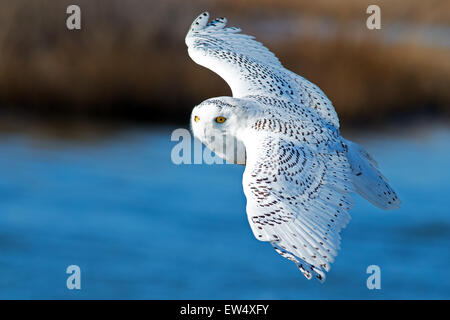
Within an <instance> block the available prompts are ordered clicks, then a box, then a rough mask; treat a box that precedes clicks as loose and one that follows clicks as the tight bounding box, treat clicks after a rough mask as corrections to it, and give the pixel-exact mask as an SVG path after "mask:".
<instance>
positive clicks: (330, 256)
mask: <svg viewBox="0 0 450 320" xmlns="http://www.w3.org/2000/svg"><path fill="white" fill-rule="evenodd" d="M208 20H209V14H208V13H207V12H205V13H202V14H201V15H200V16H198V17H197V18H196V19H195V20H194V22H193V23H192V26H191V28H190V29H189V32H188V33H187V35H186V45H187V47H188V52H189V56H190V57H191V58H192V59H193V60H194V61H195V62H196V63H198V64H199V65H202V66H204V67H206V68H208V69H210V70H212V71H214V72H215V73H217V74H218V75H219V76H221V77H222V78H223V79H224V80H225V81H226V82H227V83H228V85H229V86H230V87H231V90H232V93H233V97H217V98H211V99H208V100H206V101H204V102H202V103H201V104H199V105H198V106H196V107H195V108H194V109H193V111H192V115H191V129H192V131H193V134H194V136H195V137H196V138H198V139H199V140H200V141H201V142H203V143H204V144H205V145H206V146H207V147H208V148H210V149H211V150H212V151H214V152H215V154H217V155H218V156H220V157H222V158H223V159H225V160H226V161H228V162H232V163H238V164H244V165H245V171H244V175H243V179H242V184H243V188H244V193H245V196H246V198H247V216H248V221H249V223H250V227H251V229H252V231H253V233H254V235H255V237H256V238H257V239H258V240H260V241H266V242H270V244H271V245H272V246H273V248H274V249H275V251H276V252H278V253H279V254H280V255H281V256H282V257H284V258H286V259H289V260H291V261H293V262H294V263H295V264H296V265H297V267H298V268H299V269H300V271H301V272H302V273H303V274H304V275H305V277H306V278H308V279H311V278H312V277H315V278H317V279H318V280H320V281H321V282H323V281H324V280H325V271H329V269H330V263H332V262H333V261H334V257H335V256H336V255H337V252H338V250H339V248H340V235H339V232H340V231H341V229H342V228H344V227H345V226H346V225H347V223H348V222H349V220H350V215H349V213H348V211H349V210H350V209H351V207H352V198H351V195H352V194H353V193H354V192H357V193H359V194H360V195H361V196H362V197H364V198H365V199H367V200H368V201H370V202H371V203H372V204H374V205H375V206H377V207H379V208H381V209H385V210H388V209H395V208H398V207H399V206H400V199H399V198H398V196H397V194H396V193H395V191H394V190H393V189H392V188H391V187H390V186H389V184H388V181H387V180H386V178H385V177H384V176H383V175H382V174H381V173H380V171H379V170H378V166H377V163H376V162H375V160H374V159H373V158H372V157H371V156H370V155H369V154H368V153H367V152H366V151H365V150H364V149H363V148H362V147H361V146H359V145H358V144H356V143H354V142H351V141H349V140H346V139H344V138H343V137H342V136H341V135H340V132H339V119H338V117H337V114H336V111H335V110H334V108H333V105H332V103H331V101H330V100H329V99H328V98H327V96H326V95H325V94H324V93H323V92H322V90H320V89H319V87H317V86H316V85H314V84H313V83H311V82H309V81H308V80H306V79H305V78H303V77H301V76H299V75H297V74H295V73H293V72H292V71H289V70H287V69H285V68H284V67H283V65H282V64H281V63H280V61H279V60H278V59H277V57H276V56H275V55H274V54H273V53H272V52H270V51H269V50H268V49H267V48H266V47H264V46H263V45H262V44H261V43H259V42H257V41H255V40H254V38H253V37H251V36H248V35H245V34H242V33H240V31H241V30H240V29H239V28H234V27H226V22H227V20H226V19H225V18H219V19H215V20H213V21H210V22H208Z"/></svg>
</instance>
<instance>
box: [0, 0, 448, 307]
mask: <svg viewBox="0 0 450 320" xmlns="http://www.w3.org/2000/svg"><path fill="white" fill-rule="evenodd" d="M71 4H77V5H79V6H80V8H81V15H82V17H81V24H82V29H81V30H78V31H69V30H68V29H67V28H66V19H67V17H68V15H67V14H66V8H67V6H69V5H71ZM371 4H377V5H379V6H380V8H381V30H368V29H367V27H366V19H367V17H368V16H369V15H368V14H366V8H367V7H368V6H369V5H371ZM202 11H209V12H210V13H211V16H213V17H216V16H217V17H219V16H225V17H227V18H228V21H229V25H232V26H239V27H241V28H242V29H243V32H245V33H248V34H252V35H254V36H256V38H257V40H259V41H261V42H263V43H264V44H265V45H266V46H267V47H268V48H269V49H271V50H272V51H273V52H274V53H275V54H276V55H277V56H278V57H279V59H280V60H281V62H282V63H283V64H284V66H286V67H287V68H289V69H291V70H292V71H294V72H296V73H298V74H300V75H302V76H304V77H306V78H307V79H309V80H310V81H312V82H314V83H316V84H317V85H319V87H321V88H322V89H323V91H324V92H325V93H326V94H327V95H328V97H329V98H330V99H331V100H332V101H333V103H334V106H335V108H336V111H337V112H338V114H339V117H340V120H341V131H342V133H343V135H344V136H345V137H346V138H349V139H353V140H355V141H357V142H359V143H361V144H363V145H364V146H365V147H366V148H367V149H368V150H369V152H371V153H372V154H373V156H374V157H375V158H376V159H377V160H378V162H379V163H380V166H381V169H382V171H383V173H384V174H385V175H386V176H387V177H388V178H389V180H390V182H391V183H392V185H393V186H394V188H395V189H396V190H397V192H398V193H399V195H400V198H401V199H402V201H403V205H402V207H401V208H400V209H399V210H397V211H394V212H381V211H380V210H378V209H376V208H374V207H372V206H371V205H369V204H368V203H367V202H364V201H363V200H361V199H357V201H356V205H355V208H354V210H353V212H352V217H353V219H352V222H351V223H350V224H349V226H348V227H347V229H345V230H344V231H343V243H342V250H341V251H340V254H339V256H338V257H337V259H336V262H335V263H334V264H333V266H332V269H331V272H330V273H329V274H328V279H327V282H326V283H325V284H324V285H320V284H318V283H315V282H312V281H307V280H306V279H304V277H303V276H302V275H301V274H300V272H298V271H297V270H296V267H295V265H294V264H292V263H291V262H289V261H287V260H283V259H282V258H281V257H279V256H278V255H277V254H276V253H275V252H274V251H273V250H272V249H271V247H270V245H268V244H264V243H260V242H258V241H257V240H255V239H254V237H253V235H252V233H251V230H250V227H249V226H248V222H247V218H246V216H245V198H244V195H243V192H242V186H241V178H242V172H243V168H242V167H238V166H231V165H222V166H220V165H215V166H210V165H179V166H177V165H175V164H173V163H172V162H171V158H170V155H171V150H172V148H173V147H174V145H175V144H176V143H177V142H173V141H171V139H170V136H171V133H172V132H173V130H174V129H175V128H180V127H181V128H183V127H184V128H188V123H189V115H190V112H191V110H192V108H193V106H195V105H196V104H198V103H200V102H201V101H203V100H205V99H207V98H209V97H213V96H220V95H230V94H231V91H230V89H229V88H228V86H227V85H226V83H225V82H224V81H223V80H221V79H220V78H219V77H218V76H216V75H215V74H214V73H212V72H211V71H209V70H206V69H204V68H203V67H201V66H198V65H196V64H195V63H194V62H193V61H191V60H190V58H189V57H188V55H187V50H186V46H185V43H184V36H185V34H186V32H187V30H188V28H189V26H190V24H191V22H192V20H193V19H194V18H195V17H196V16H197V15H198V14H199V13H201V12H202ZM449 80H450V3H449V2H448V1H444V0H432V1H426V2H424V1H419V0H401V1H400V0H399V1H395V2H394V1H387V0H386V1H370V0H340V1H337V0H329V1H325V0H316V1H313V2H311V1H306V0H305V1H303V0H277V1H273V0H258V1H256V0H247V1H242V0H241V1H237V0H236V1H235V0H227V1H225V0H223V1H210V0H208V1H206V0H204V1H203V0H199V1H193V0H188V1H175V0H164V1H163V0H151V1H150V0H148V1H142V0H139V1H138V0H130V1H119V0H108V1H107V0H78V1H76V2H73V1H65V0H58V1H56V0H53V1H50V0H34V1H25V0H16V1H14V2H11V1H6V0H0V150H1V151H0V152H1V153H0V155H1V156H0V298H3V299H15V298H21V299H52V298H56V299H78V298H85V299H99V298H101V299H105V298H110V299H316V298H322V299H382V298H385V299H433V298H434V299H449V298H450V279H449V277H448V275H447V272H448V265H449V263H450V252H449V250H448V248H449V245H450V212H449V211H450V209H449V208H450V198H449V197H448V194H449V191H450V190H449V183H448V181H450V126H449V115H450V108H449V106H450V90H449ZM72 264H76V265H79V266H80V268H81V272H82V289H81V290H79V291H77V290H73V291H71V290H68V289H67V288H66V279H67V277H68V275H67V274H66V273H65V270H66V268H67V266H69V265H72ZM372 264H376V265H379V266H380V267H381V272H382V278H381V279H382V280H381V285H382V289H381V290H372V291H371V290H368V289H367V287H366V279H367V277H368V275H367V274H366V268H367V267H368V266H369V265H372Z"/></svg>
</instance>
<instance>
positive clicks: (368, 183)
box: [345, 140, 401, 210]
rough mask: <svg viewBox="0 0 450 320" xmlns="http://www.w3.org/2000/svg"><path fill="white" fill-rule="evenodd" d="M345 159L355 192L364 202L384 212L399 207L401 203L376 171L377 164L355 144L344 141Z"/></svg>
mask: <svg viewBox="0 0 450 320" xmlns="http://www.w3.org/2000/svg"><path fill="white" fill-rule="evenodd" d="M345 143H346V144H347V146H348V154H347V158H348V161H349V163H350V166H351V168H352V173H353V176H352V179H353V184H354V187H355V190H356V191H357V192H358V193H359V194H360V195H361V196H362V197H363V198H365V199H366V200H368V201H369V202H371V203H372V204H374V205H375V206H377V207H378V208H381V209H384V210H393V209H397V208H399V207H400V204H401V201H400V199H399V197H398V196H397V194H396V193H395V191H394V190H393V189H392V188H391V186H390V185H389V182H388V181H387V179H386V178H385V177H384V176H383V175H382V174H381V172H380V171H379V170H378V164H377V162H376V161H375V160H374V159H373V158H372V156H371V155H370V154H369V153H368V152H367V151H366V150H364V148H363V147H361V146H360V145H358V144H357V143H354V142H351V141H348V140H345Z"/></svg>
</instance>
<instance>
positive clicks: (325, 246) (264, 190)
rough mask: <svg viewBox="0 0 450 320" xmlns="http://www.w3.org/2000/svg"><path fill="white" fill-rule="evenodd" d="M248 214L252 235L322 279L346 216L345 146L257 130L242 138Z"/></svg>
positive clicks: (348, 203)
mask: <svg viewBox="0 0 450 320" xmlns="http://www.w3.org/2000/svg"><path fill="white" fill-rule="evenodd" d="M244 143H245V145H246V149H247V165H246V169H245V172H244V177H243V186H244V193H245V195H246V198H247V215H248V220H249V223H250V226H251V228H252V230H253V233H254V235H255V237H256V238H257V239H259V240H261V241H268V242H270V243H271V244H272V245H273V247H274V248H275V250H276V251H277V252H278V253H279V254H281V255H282V256H283V257H285V258H287V259H289V260H292V261H294V262H295V263H296V264H297V266H298V267H299V269H300V270H301V271H302V272H303V274H304V275H305V276H306V277H307V278H308V279H310V278H311V277H312V276H315V277H316V278H318V279H319V280H321V281H323V280H325V274H324V271H328V270H329V268H330V263H332V262H333V261H334V257H335V256H336V255H337V252H338V250H339V248H340V247H339V245H340V235H339V232H340V230H341V229H342V228H344V227H345V226H346V224H347V223H348V222H349V220H350V215H349V214H348V212H347V211H348V210H350V208H351V206H352V201H351V199H350V197H348V195H347V194H348V193H349V192H352V185H351V182H350V179H349V177H350V170H351V169H350V166H349V164H348V162H347V157H346V155H345V150H344V148H345V147H344V146H342V144H340V143H335V144H334V145H330V146H329V147H328V148H321V149H320V150H319V149H314V147H311V146H299V145H298V144H295V143H294V142H292V141H289V140H285V138H283V137H281V136H280V137H277V136H274V135H269V134H267V133H256V134H252V135H248V138H247V139H246V141H244Z"/></svg>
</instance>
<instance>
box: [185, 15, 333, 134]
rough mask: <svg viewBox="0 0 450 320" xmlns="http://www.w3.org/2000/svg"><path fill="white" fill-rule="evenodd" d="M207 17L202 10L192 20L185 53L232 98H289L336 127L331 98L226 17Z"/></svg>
mask: <svg viewBox="0 0 450 320" xmlns="http://www.w3.org/2000/svg"><path fill="white" fill-rule="evenodd" d="M208 19H209V14H208V13H207V12H205V13H202V14H201V15H200V16H198V17H197V18H196V19H195V20H194V22H193V23H192V26H191V28H190V29H189V32H188V34H187V35H186V45H187V46H188V53H189V56H190V57H191V58H192V60H194V61H195V62H196V63H198V64H199V65H202V66H204V67H206V68H208V69H210V70H212V71H214V72H215V73H217V74H218V75H219V76H221V77H222V78H223V79H224V80H225V81H226V82H227V83H228V85H229V86H230V88H231V90H232V92H233V96H234V97H236V98H243V97H246V96H249V95H262V96H271V97H275V98H281V99H290V100H292V101H294V102H295V103H299V104H303V105H306V106H309V107H310V108H312V109H315V110H316V112H317V113H318V114H319V115H320V116H321V117H322V118H323V119H325V120H326V121H328V122H329V123H331V124H332V125H333V126H335V127H336V128H339V120H338V117H337V114H336V112H335V110H334V108H333V105H332V103H331V101H330V100H329V99H328V98H327V96H326V95H325V94H324V93H323V92H322V91H321V90H320V89H319V88H318V87H317V86H316V85H314V84H313V83H311V82H309V81H308V80H306V79H304V78H302V77H300V76H299V75H297V74H295V73H293V72H291V71H289V70H287V69H285V68H284V67H283V66H282V64H281V63H280V61H279V60H278V58H277V57H276V56H275V55H274V54H273V53H272V52H270V51H269V49H267V48H266V47H264V46H263V45H262V44H261V43H260V42H258V41H256V40H254V37H252V36H249V35H245V34H242V33H240V31H241V29H239V28H234V27H226V22H227V20H226V19H225V18H218V19H216V20H213V21H211V22H208Z"/></svg>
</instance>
